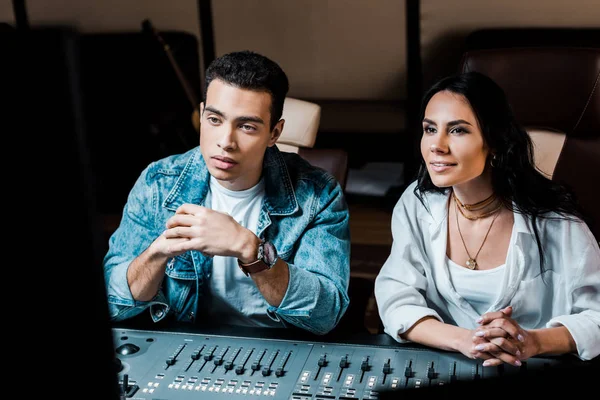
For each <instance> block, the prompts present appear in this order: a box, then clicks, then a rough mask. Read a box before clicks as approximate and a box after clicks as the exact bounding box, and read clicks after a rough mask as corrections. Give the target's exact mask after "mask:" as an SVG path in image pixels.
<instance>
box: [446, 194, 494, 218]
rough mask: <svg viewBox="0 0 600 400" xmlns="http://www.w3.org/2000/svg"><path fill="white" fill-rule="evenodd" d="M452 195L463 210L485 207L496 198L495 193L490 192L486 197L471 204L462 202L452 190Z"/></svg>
mask: <svg viewBox="0 0 600 400" xmlns="http://www.w3.org/2000/svg"><path fill="white" fill-rule="evenodd" d="M452 195H453V196H454V200H456V202H457V203H458V205H459V206H460V208H464V209H465V210H468V211H477V210H481V209H482V208H485V207H487V206H488V205H489V204H492V202H493V201H494V200H496V194H495V193H494V192H492V194H490V195H489V196H488V197H487V198H486V199H483V200H481V201H478V202H477V203H473V204H463V203H462V202H461V201H460V200H459V199H458V197H456V193H454V192H452ZM463 215H464V214H463Z"/></svg>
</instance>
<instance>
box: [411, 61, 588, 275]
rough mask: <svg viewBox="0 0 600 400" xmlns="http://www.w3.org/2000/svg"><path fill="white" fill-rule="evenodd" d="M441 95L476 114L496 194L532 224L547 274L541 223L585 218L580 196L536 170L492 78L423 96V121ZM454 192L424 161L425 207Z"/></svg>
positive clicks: (443, 85) (475, 76)
mask: <svg viewBox="0 0 600 400" xmlns="http://www.w3.org/2000/svg"><path fill="white" fill-rule="evenodd" d="M441 91H448V92H451V93H455V94H458V95H462V96H463V97H464V98H465V99H466V100H467V101H468V102H469V104H470V106H471V108H472V109H473V112H474V114H475V116H476V118H477V121H478V122H479V126H480V127H481V132H482V135H483V140H484V142H485V143H486V145H487V146H488V148H489V149H490V152H489V154H490V159H489V160H488V165H489V167H490V168H491V175H492V187H493V189H494V193H496V195H497V196H498V198H499V199H500V200H501V201H502V203H503V204H504V206H505V207H506V208H508V209H509V210H511V211H514V212H518V213H521V214H524V215H527V216H529V217H530V218H531V221H532V225H533V229H534V233H535V239H536V242H537V246H538V250H539V253H540V258H541V260H542V272H543V263H544V256H543V252H542V244H541V240H540V236H539V232H538V230H537V227H536V220H537V219H538V218H544V217H547V216H546V214H547V213H549V212H556V213H557V214H558V215H559V216H560V217H562V218H573V217H578V218H582V215H581V211H580V209H579V206H578V204H577V201H576V199H575V197H574V194H573V193H572V192H570V191H569V190H568V189H567V188H566V187H564V186H562V185H560V184H558V183H556V182H553V181H551V180H550V179H548V178H546V177H545V176H544V175H542V174H541V173H540V172H539V171H538V170H537V169H536V167H535V164H534V161H533V144H532V142H531V139H530V137H529V134H528V133H527V132H526V131H525V130H524V129H523V128H522V127H521V126H520V125H519V124H518V123H517V120H516V118H515V116H514V113H513V111H512V109H511V106H510V104H509V102H508V99H507V98H506V95H505V93H504V91H503V90H502V88H501V87H500V86H498V84H496V82H494V81H493V80H492V79H491V78H489V77H487V76H486V75H483V74H481V73H479V72H466V73H463V74H459V75H454V76H450V77H447V78H444V79H442V80H440V81H438V82H437V83H435V84H434V85H433V86H432V87H431V88H430V89H429V90H428V91H427V92H426V93H425V95H424V96H423V101H422V103H421V113H420V120H421V121H422V120H423V118H424V115H425V108H426V107H427V104H428V103H429V101H430V100H431V98H432V97H433V96H434V95H435V94H436V93H438V92H441ZM492 158H493V161H492ZM492 162H493V164H492ZM449 190H450V188H439V187H437V186H435V185H434V184H433V182H432V181H431V177H430V176H429V172H428V171H427V167H426V165H425V162H424V161H423V160H422V159H421V165H420V167H419V171H418V174H417V186H416V188H415V190H414V193H415V195H416V196H417V197H418V198H419V200H420V201H421V203H423V204H424V202H423V195H424V194H425V193H427V192H440V193H447V192H448V191H449ZM424 205H425V204H424Z"/></svg>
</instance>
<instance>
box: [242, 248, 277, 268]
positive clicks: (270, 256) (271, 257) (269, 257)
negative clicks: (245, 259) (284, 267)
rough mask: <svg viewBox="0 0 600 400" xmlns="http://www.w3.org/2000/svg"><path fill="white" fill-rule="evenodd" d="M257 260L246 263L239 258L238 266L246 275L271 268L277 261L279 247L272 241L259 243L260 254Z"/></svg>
mask: <svg viewBox="0 0 600 400" xmlns="http://www.w3.org/2000/svg"><path fill="white" fill-rule="evenodd" d="M256 258H257V260H256V261H252V262H251V263H248V264H244V263H242V262H241V261H240V260H239V259H238V266H239V267H240V269H241V270H242V272H243V273H244V274H246V276H248V274H253V273H255V272H260V271H264V270H265V269H271V268H272V267H273V265H275V263H276V262H277V259H278V257H277V249H276V248H275V246H273V243H271V242H265V241H262V242H260V244H259V245H258V256H257V257H256Z"/></svg>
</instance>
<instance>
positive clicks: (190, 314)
mask: <svg viewBox="0 0 600 400" xmlns="http://www.w3.org/2000/svg"><path fill="white" fill-rule="evenodd" d="M188 318H189V319H191V320H192V319H194V312H193V311H191V312H190V313H189V314H188Z"/></svg>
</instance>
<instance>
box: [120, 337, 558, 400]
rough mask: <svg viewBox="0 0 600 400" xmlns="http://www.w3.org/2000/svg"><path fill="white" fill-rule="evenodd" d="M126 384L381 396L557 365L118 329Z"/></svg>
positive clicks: (220, 394)
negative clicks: (495, 362) (485, 363)
mask: <svg viewBox="0 0 600 400" xmlns="http://www.w3.org/2000/svg"><path fill="white" fill-rule="evenodd" d="M113 337H114V344H115V351H116V355H117V359H116V361H117V363H118V370H119V386H120V387H121V390H122V392H124V394H125V397H127V398H133V399H197V398H201V399H223V398H233V397H237V398H240V399H242V398H254V399H258V398H263V399H266V398H272V399H286V400H288V399H289V400H313V399H315V400H319V399H345V400H350V399H354V400H355V399H377V398H378V397H379V393H380V392H382V391H385V392H386V393H388V392H390V391H395V390H403V389H407V388H419V387H430V386H439V385H452V384H453V382H457V381H473V380H482V379H486V378H492V377H498V376H500V375H510V374H523V373H526V372H527V369H528V368H529V369H531V368H536V369H537V368H548V367H552V364H553V363H556V362H557V361H556V360H555V359H552V358H548V359H545V358H531V359H529V360H527V361H526V362H524V363H523V365H522V366H521V367H511V366H510V365H503V366H500V367H486V368H484V367H482V365H481V362H482V360H471V359H468V358H466V357H463V356H462V355H461V354H458V353H449V352H438V351H434V350H431V349H425V348H419V347H406V346H403V345H400V344H398V345H391V346H380V345H363V344H344V343H325V342H323V343H319V342H308V341H291V340H279V339H269V340H267V339H263V338H246V337H233V336H219V335H204V334H189V333H175V332H158V331H141V330H129V329H113Z"/></svg>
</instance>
